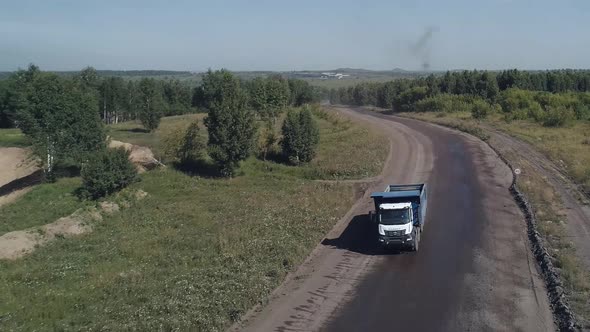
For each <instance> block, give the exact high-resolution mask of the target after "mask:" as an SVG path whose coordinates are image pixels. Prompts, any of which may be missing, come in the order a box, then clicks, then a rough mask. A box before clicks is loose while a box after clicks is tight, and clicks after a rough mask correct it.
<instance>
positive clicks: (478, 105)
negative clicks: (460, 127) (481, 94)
mask: <svg viewBox="0 0 590 332" xmlns="http://www.w3.org/2000/svg"><path fill="white" fill-rule="evenodd" d="M493 111H494V109H493V107H492V105H490V104H489V103H487V102H486V101H484V100H479V99H476V100H474V101H473V105H472V108H471V116H472V117H473V118H474V119H485V118H487V117H488V115H490V114H491V113H492V112H493Z"/></svg>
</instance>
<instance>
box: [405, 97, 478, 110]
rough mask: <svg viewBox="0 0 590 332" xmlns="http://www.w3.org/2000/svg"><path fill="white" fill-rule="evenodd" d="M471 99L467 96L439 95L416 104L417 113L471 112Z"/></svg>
mask: <svg viewBox="0 0 590 332" xmlns="http://www.w3.org/2000/svg"><path fill="white" fill-rule="evenodd" d="M469 99H470V98H469V97H467V96H459V95H451V94H439V95H436V96H432V97H428V98H426V99H422V100H420V101H418V102H416V103H415V104H414V111H416V112H445V113H451V112H469V111H470V110H471V105H470V100H469Z"/></svg>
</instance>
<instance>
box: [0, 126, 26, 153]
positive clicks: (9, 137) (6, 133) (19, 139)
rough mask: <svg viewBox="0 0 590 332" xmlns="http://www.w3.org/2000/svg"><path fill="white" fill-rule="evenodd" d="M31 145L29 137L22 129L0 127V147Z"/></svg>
mask: <svg viewBox="0 0 590 332" xmlns="http://www.w3.org/2000/svg"><path fill="white" fill-rule="evenodd" d="M27 145H29V143H28V141H27V138H26V137H25V135H24V134H23V133H22V132H21V131H20V129H15V128H10V129H5V128H2V129H0V148H8V147H25V146H27Z"/></svg>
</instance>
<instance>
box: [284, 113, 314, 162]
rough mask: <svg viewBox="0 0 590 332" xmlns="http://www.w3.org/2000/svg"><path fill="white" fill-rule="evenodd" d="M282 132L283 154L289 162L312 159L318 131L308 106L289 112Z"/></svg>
mask: <svg viewBox="0 0 590 332" xmlns="http://www.w3.org/2000/svg"><path fill="white" fill-rule="evenodd" d="M282 133H283V139H282V141H281V145H282V148H283V154H284V156H285V157H286V158H288V159H289V161H290V162H291V163H294V164H298V163H300V162H309V161H311V160H312V159H313V157H314V156H315V150H316V148H317V145H318V143H319V139H320V131H319V129H318V126H317V124H316V122H315V120H314V119H313V115H312V114H311V110H310V109H309V108H308V107H305V108H304V109H303V110H301V111H300V112H296V111H291V112H289V113H288V114H287V118H286V119H285V122H284V123H283V127H282Z"/></svg>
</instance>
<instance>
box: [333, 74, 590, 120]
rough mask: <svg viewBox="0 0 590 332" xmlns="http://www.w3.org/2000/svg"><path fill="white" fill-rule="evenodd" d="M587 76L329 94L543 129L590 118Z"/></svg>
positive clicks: (457, 80) (456, 77) (442, 82)
mask: <svg viewBox="0 0 590 332" xmlns="http://www.w3.org/2000/svg"><path fill="white" fill-rule="evenodd" d="M589 91H590V71H585V70H557V71H544V72H527V71H519V70H516V69H513V70H505V71H502V72H490V71H477V70H474V71H463V72H446V73H445V74H443V75H439V76H435V75H429V76H427V77H421V78H417V79H398V80H395V81H390V82H385V83H361V84H357V85H355V86H351V87H343V88H339V89H333V90H331V91H330V93H329V95H330V101H331V102H332V103H333V104H348V105H359V106H361V105H372V106H377V107H382V108H387V109H393V110H394V111H399V112H413V111H418V112H424V111H445V112H453V111H470V112H472V114H473V115H474V117H477V118H482V117H485V116H487V115H488V114H489V113H491V112H494V111H503V112H504V113H505V117H506V119H507V120H514V119H532V120H534V121H537V122H540V123H542V124H544V125H546V126H561V125H564V124H566V123H567V122H569V121H571V120H574V119H578V120H587V119H588V118H590V109H589V107H590V93H589Z"/></svg>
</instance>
